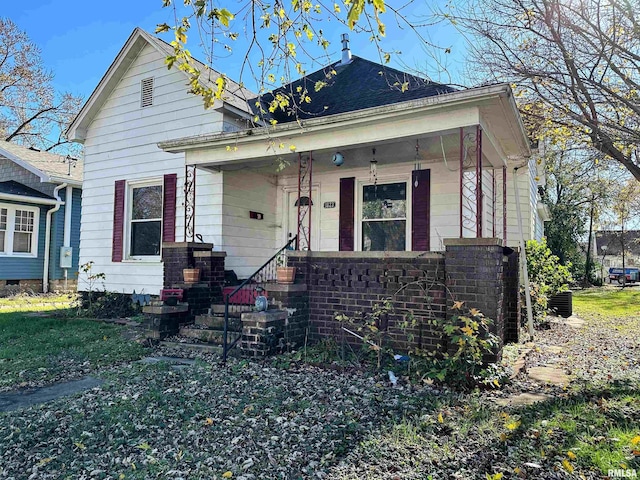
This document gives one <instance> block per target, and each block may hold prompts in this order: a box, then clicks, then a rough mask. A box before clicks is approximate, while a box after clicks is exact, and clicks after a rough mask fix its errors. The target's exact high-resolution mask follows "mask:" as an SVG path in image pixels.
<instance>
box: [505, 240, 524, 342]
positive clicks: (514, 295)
mask: <svg viewBox="0 0 640 480" xmlns="http://www.w3.org/2000/svg"><path fill="white" fill-rule="evenodd" d="M520 312H521V310H520V256H519V252H518V250H516V251H514V252H512V253H510V254H509V255H507V256H506V258H505V261H504V343H509V342H518V341H519V333H520V321H521V314H520Z"/></svg>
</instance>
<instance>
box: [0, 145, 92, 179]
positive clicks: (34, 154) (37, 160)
mask: <svg viewBox="0 0 640 480" xmlns="http://www.w3.org/2000/svg"><path fill="white" fill-rule="evenodd" d="M4 152H7V153H8V154H9V155H6V154H5V153H4ZM4 156H7V158H9V159H12V158H11V156H13V157H16V158H18V159H20V160H22V161H23V162H25V163H28V164H30V165H31V166H32V167H35V168H37V169H38V170H40V171H41V172H43V173H44V174H46V175H48V176H53V177H58V178H60V179H64V178H71V179H72V180H76V181H80V182H81V181H82V167H83V165H82V161H81V160H78V161H77V162H76V164H75V167H73V166H72V167H71V169H69V163H68V162H67V161H66V157H64V156H62V155H56V154H54V153H49V152H42V151H40V150H32V149H31V148H28V147H23V146H22V145H16V144H15V143H11V142H5V141H4V140H0V157H4ZM69 170H71V174H69Z"/></svg>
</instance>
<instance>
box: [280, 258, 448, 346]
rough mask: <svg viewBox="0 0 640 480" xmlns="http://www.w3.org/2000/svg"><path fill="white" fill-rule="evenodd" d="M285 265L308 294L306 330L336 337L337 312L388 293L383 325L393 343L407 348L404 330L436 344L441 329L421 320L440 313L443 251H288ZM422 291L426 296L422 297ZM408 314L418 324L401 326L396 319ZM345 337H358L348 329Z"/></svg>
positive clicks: (357, 308) (418, 341) (365, 307)
mask: <svg viewBox="0 0 640 480" xmlns="http://www.w3.org/2000/svg"><path fill="white" fill-rule="evenodd" d="M288 255H289V262H288V265H289V266H292V267H297V273H296V282H300V283H305V284H306V286H307V289H308V294H309V333H310V338H311V339H312V340H314V341H317V340H319V339H320V338H327V337H331V338H334V339H337V338H341V335H342V333H341V328H342V326H347V327H348V325H343V324H342V323H341V322H339V321H337V320H335V319H334V317H335V315H336V313H344V314H346V315H348V316H355V315H357V314H358V313H359V312H363V311H364V312H367V311H371V310H372V308H373V306H374V305H375V304H376V303H381V302H383V301H384V300H385V299H386V298H391V299H392V304H393V307H394V310H393V312H392V313H391V314H390V315H389V317H388V329H389V332H390V337H391V340H392V343H393V345H394V347H395V348H398V349H403V350H406V349H408V347H409V338H408V336H409V335H412V336H413V339H414V341H413V344H415V345H416V346H419V347H421V348H437V346H438V344H439V342H440V335H439V334H438V333H437V332H434V331H433V330H432V327H431V326H429V325H427V324H426V320H428V319H431V318H444V315H445V312H446V299H445V290H444V255H443V254H440V253H432V252H427V253H424V252H386V253H382V252H288ZM425 288H427V289H428V293H427V291H425V290H424V289H425ZM427 296H428V297H430V300H428V301H427ZM409 313H411V314H413V316H414V318H415V319H416V321H417V325H418V326H417V327H416V328H413V329H406V330H403V329H401V328H399V323H400V322H402V321H403V320H404V318H405V317H406V315H407V314H409ZM346 338H348V339H349V341H353V342H354V343H358V342H360V341H359V340H358V339H356V338H355V337H351V336H350V335H347V337H346Z"/></svg>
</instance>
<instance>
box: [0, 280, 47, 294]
mask: <svg viewBox="0 0 640 480" xmlns="http://www.w3.org/2000/svg"><path fill="white" fill-rule="evenodd" d="M7 282H8V281H7V280H0V290H2V292H6V293H7V294H13V293H21V292H35V293H42V279H41V278H40V279H27V280H18V284H17V285H16V284H13V282H12V283H11V284H7Z"/></svg>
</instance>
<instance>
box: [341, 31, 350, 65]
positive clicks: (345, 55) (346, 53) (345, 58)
mask: <svg viewBox="0 0 640 480" xmlns="http://www.w3.org/2000/svg"><path fill="white" fill-rule="evenodd" d="M350 63H351V50H350V49H349V34H348V33H343V34H342V60H340V63H339V64H338V65H348V64H350Z"/></svg>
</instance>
